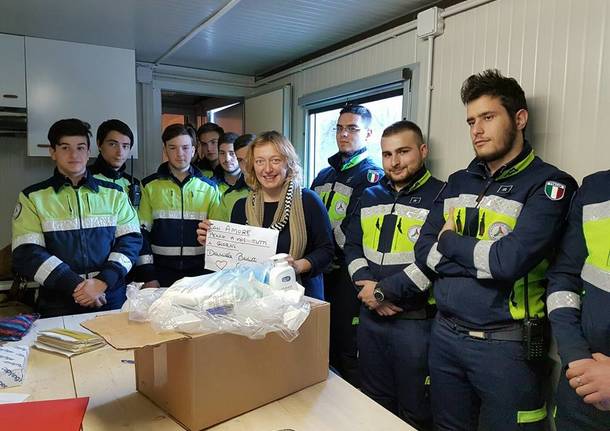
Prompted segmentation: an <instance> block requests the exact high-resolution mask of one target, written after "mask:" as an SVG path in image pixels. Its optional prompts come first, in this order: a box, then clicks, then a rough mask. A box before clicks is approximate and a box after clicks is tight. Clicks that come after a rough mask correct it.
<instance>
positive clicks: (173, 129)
mask: <svg viewBox="0 0 610 431" xmlns="http://www.w3.org/2000/svg"><path fill="white" fill-rule="evenodd" d="M182 135H185V136H188V137H190V138H191V144H192V145H193V146H194V145H195V129H193V128H192V127H189V126H187V125H184V124H180V123H176V124H170V125H169V126H167V127H166V128H165V130H164V131H163V134H162V135H161V140H162V141H163V145H167V141H170V140H172V139H174V138H176V137H178V136H182Z"/></svg>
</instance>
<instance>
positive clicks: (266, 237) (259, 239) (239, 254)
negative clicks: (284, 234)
mask: <svg viewBox="0 0 610 431" xmlns="http://www.w3.org/2000/svg"><path fill="white" fill-rule="evenodd" d="M211 222H212V226H211V227H210V229H209V230H208V234H207V238H206V243H205V269H209V270H212V271H218V270H221V269H225V268H234V267H235V266H236V265H237V264H238V263H239V262H262V261H264V260H265V259H268V258H270V257H271V256H273V255H275V254H276V248H277V239H278V235H279V231H277V230H274V229H265V228H262V227H254V226H247V225H243V224H236V223H226V222H222V221H216V220H212V221H211Z"/></svg>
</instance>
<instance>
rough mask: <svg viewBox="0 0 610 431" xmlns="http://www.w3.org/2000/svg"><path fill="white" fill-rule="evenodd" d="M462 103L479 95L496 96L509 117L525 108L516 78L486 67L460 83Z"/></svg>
mask: <svg viewBox="0 0 610 431" xmlns="http://www.w3.org/2000/svg"><path fill="white" fill-rule="evenodd" d="M461 96H462V103H463V104H464V105H467V104H468V103H470V102H472V101H473V100H476V99H478V98H479V97H481V96H490V97H498V98H499V99H500V103H501V104H502V106H504V109H506V111H507V112H508V115H509V116H510V117H511V118H513V119H514V118H515V114H516V113H517V112H518V111H520V110H521V109H525V110H527V101H526V100H525V93H524V92H523V89H522V88H521V86H520V85H519V83H518V82H517V80H516V79H514V78H508V77H506V76H502V74H501V73H500V71H499V70H498V69H487V70H484V71H483V72H481V73H479V74H478V75H470V76H469V77H468V79H466V81H464V83H463V84H462V90H461Z"/></svg>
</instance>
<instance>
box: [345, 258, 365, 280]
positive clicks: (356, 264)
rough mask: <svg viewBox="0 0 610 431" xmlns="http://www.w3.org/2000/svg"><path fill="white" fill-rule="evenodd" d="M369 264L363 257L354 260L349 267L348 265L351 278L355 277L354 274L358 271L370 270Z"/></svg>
mask: <svg viewBox="0 0 610 431" xmlns="http://www.w3.org/2000/svg"><path fill="white" fill-rule="evenodd" d="M368 266H369V264H368V262H367V261H366V259H364V258H363V257H360V258H358V259H354V260H352V261H351V262H350V264H349V265H347V272H349V276H350V277H353V276H354V274H355V273H356V271H358V270H360V269H362V268H368Z"/></svg>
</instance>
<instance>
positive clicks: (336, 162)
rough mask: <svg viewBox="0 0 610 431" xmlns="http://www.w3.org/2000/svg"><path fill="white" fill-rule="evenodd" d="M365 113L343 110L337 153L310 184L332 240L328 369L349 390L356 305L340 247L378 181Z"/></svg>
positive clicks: (327, 282)
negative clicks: (359, 204)
mask: <svg viewBox="0 0 610 431" xmlns="http://www.w3.org/2000/svg"><path fill="white" fill-rule="evenodd" d="M370 126H371V113H370V112H369V110H368V109H367V108H365V107H364V106H360V105H347V106H346V107H345V108H343V109H342V110H341V112H340V113H339V119H338V120H337V125H336V135H335V136H336V139H337V149H338V152H337V153H336V154H335V155H333V156H332V157H330V158H329V159H328V164H329V166H328V167H327V168H324V169H322V170H321V171H320V173H319V174H318V176H317V177H316V178H315V180H314V181H313V183H312V184H311V189H312V190H313V191H315V192H316V193H317V194H318V195H319V196H320V198H322V202H324V205H325V206H326V209H327V210H328V216H329V218H330V222H331V225H332V228H333V234H334V239H335V259H334V262H333V265H332V268H331V269H330V270H329V271H328V272H327V273H325V274H324V296H325V298H326V300H327V301H329V302H330V303H331V304H332V306H331V318H330V365H331V367H333V368H334V369H335V370H336V371H337V372H338V373H339V374H341V376H342V377H343V378H344V379H345V380H347V381H348V382H350V383H351V384H353V385H356V386H358V353H357V347H356V326H357V324H358V314H359V310H360V301H359V300H358V298H357V297H356V295H355V293H354V286H353V284H352V280H351V278H350V276H349V274H348V272H347V265H346V263H345V256H344V254H343V246H344V245H345V232H346V231H347V226H348V223H349V220H350V217H352V215H353V214H354V209H355V208H356V204H357V202H358V200H359V199H360V196H361V195H362V192H363V191H364V189H366V188H367V187H370V186H372V185H375V184H376V183H377V182H378V181H379V179H380V178H381V177H382V176H383V171H382V170H381V168H379V167H378V166H376V165H375V163H374V162H373V161H372V160H371V159H370V158H369V156H368V151H367V148H366V144H367V141H368V140H369V138H370V137H371V135H372V133H373V131H372V130H371V128H370Z"/></svg>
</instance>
